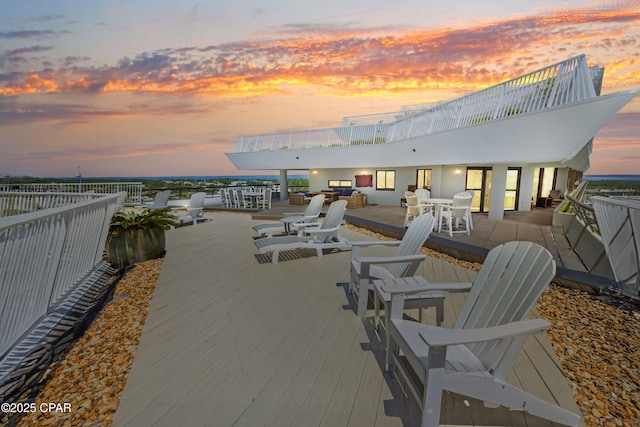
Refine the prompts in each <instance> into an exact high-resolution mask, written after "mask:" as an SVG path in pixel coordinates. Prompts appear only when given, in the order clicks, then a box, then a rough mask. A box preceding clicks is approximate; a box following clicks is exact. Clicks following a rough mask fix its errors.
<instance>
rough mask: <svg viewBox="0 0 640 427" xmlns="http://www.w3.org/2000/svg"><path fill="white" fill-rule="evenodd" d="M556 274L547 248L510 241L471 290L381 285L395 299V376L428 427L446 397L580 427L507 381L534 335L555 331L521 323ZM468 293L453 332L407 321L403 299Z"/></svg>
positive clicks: (392, 322) (392, 331)
mask: <svg viewBox="0 0 640 427" xmlns="http://www.w3.org/2000/svg"><path fill="white" fill-rule="evenodd" d="M555 270H556V265H555V262H554V260H553V257H552V255H551V254H550V253H549V251H547V250H546V249H545V248H543V247H542V246H540V245H538V244H535V243H531V242H508V243H505V244H502V245H500V246H497V247H495V248H494V249H492V250H491V251H490V252H489V254H488V255H487V258H486V259H485V262H484V263H483V265H482V269H481V270H480V272H479V273H478V276H477V278H476V280H475V281H474V282H473V284H471V283H467V284H429V285H425V286H423V287H415V286H412V287H405V289H402V287H398V286H389V287H386V286H385V285H384V284H382V288H383V289H385V290H386V291H387V292H389V293H390V294H391V295H392V302H391V307H390V313H389V316H390V322H389V329H390V330H389V332H390V334H389V335H390V341H389V343H388V348H389V349H390V351H391V354H392V360H393V363H394V364H395V366H396V367H397V371H398V372H399V374H400V375H402V376H403V378H404V379H405V380H406V382H407V385H408V387H409V389H410V390H411V392H412V394H413V395H414V397H416V399H417V401H418V402H419V403H421V405H422V411H423V412H422V426H423V427H436V426H438V425H439V421H440V405H441V399H442V391H443V390H448V391H451V392H453V393H457V394H461V395H464V396H469V397H472V398H475V399H478V400H481V401H485V402H491V403H493V404H498V405H502V406H505V407H507V408H510V409H512V410H519V411H523V410H524V411H526V412H528V413H530V414H532V415H534V416H537V417H541V418H544V419H547V420H550V421H553V422H557V423H560V424H565V425H570V426H576V425H578V422H579V420H580V417H579V416H578V415H576V414H573V413H571V412H570V411H567V410H565V409H563V408H560V407H558V406H555V405H553V404H551V403H548V402H546V401H544V400H542V399H540V398H538V397H535V396H533V395H531V394H529V393H527V392H525V391H523V390H521V389H519V388H518V387H515V386H513V385H511V384H508V383H506V382H505V377H506V376H507V373H508V372H509V370H510V369H511V366H512V365H513V363H514V362H515V361H516V358H517V356H518V354H519V353H520V351H521V350H522V347H523V346H524V344H525V342H526V340H527V338H528V336H529V335H532V334H536V333H541V332H544V330H545V329H546V328H548V327H549V326H550V324H549V323H548V322H547V321H545V320H543V319H530V320H523V319H524V318H525V317H526V316H527V315H528V314H529V312H530V310H531V308H532V307H533V305H534V303H535V302H536V300H537V299H538V297H539V296H540V295H541V294H542V292H543V291H544V290H545V289H546V288H547V286H548V285H549V282H550V281H551V279H553V277H554V275H555ZM376 284H380V282H376ZM461 285H462V286H461ZM464 285H467V286H464ZM464 288H466V289H467V290H470V293H469V296H468V297H467V300H466V302H465V304H464V306H463V307H462V310H461V312H460V314H459V315H458V318H457V321H456V323H455V325H454V327H453V329H445V328H440V327H436V326H431V325H425V324H421V323H418V322H414V321H411V320H404V319H403V315H402V313H403V310H402V307H403V301H404V298H405V295H410V294H413V293H417V292H427V291H430V290H431V291H433V290H440V291H441V290H445V291H446V290H449V291H461V290H463V289H464ZM400 354H403V355H404V358H405V359H406V363H405V362H404V361H403V360H402V359H401V358H400ZM391 370H393V367H391Z"/></svg>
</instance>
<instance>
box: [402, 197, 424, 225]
mask: <svg viewBox="0 0 640 427" xmlns="http://www.w3.org/2000/svg"><path fill="white" fill-rule="evenodd" d="M406 199H407V203H406V206H407V212H406V214H405V215H404V225H403V228H407V226H408V225H409V223H411V221H413V219H415V218H417V217H419V216H420V215H422V214H423V213H424V212H425V210H424V209H423V208H422V207H421V206H420V203H419V201H418V196H407V197H406Z"/></svg>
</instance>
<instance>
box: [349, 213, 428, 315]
mask: <svg viewBox="0 0 640 427" xmlns="http://www.w3.org/2000/svg"><path fill="white" fill-rule="evenodd" d="M434 223H435V219H434V218H433V216H432V215H429V214H425V215H420V216H418V217H417V218H416V219H414V220H413V221H412V222H411V225H410V226H409V228H408V229H407V231H406V232H405V233H404V236H403V237H402V240H395V241H385V240H373V241H358V242H352V241H349V244H350V245H351V276H350V281H349V291H350V292H351V293H352V294H353V295H355V299H356V305H357V307H356V313H357V314H358V316H359V317H364V316H366V314H367V304H368V300H369V291H372V290H373V280H374V279H384V278H393V277H407V276H413V275H414V274H415V272H416V270H417V269H418V266H419V265H420V263H421V262H422V261H424V260H425V259H426V255H423V254H420V253H418V251H419V250H420V248H421V247H422V245H424V242H425V241H426V240H427V238H428V237H429V234H430V233H431V231H432V230H433V224H434ZM376 246H377V247H393V246H397V249H396V251H395V253H394V254H393V255H392V256H383V257H380V256H378V257H374V256H361V255H360V249H361V248H365V247H376ZM377 320H378V311H377V310H376V322H377ZM376 324H377V323H376Z"/></svg>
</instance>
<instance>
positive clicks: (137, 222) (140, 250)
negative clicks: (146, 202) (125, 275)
mask: <svg viewBox="0 0 640 427" xmlns="http://www.w3.org/2000/svg"><path fill="white" fill-rule="evenodd" d="M175 219H176V218H175V216H174V215H173V214H172V213H171V208H162V209H149V210H145V211H143V212H135V211H121V212H118V213H116V214H115V215H113V217H112V218H111V225H110V226H109V235H108V237H107V247H106V252H107V260H108V261H109V263H110V264H111V265H112V266H113V267H115V268H118V269H119V268H124V267H126V266H128V265H131V264H135V263H137V262H142V261H146V260H149V259H155V258H160V257H162V256H163V255H164V244H165V237H164V232H165V230H166V229H167V227H169V226H172V225H175V223H176V222H175Z"/></svg>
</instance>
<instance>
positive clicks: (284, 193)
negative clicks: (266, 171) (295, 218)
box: [280, 169, 289, 200]
mask: <svg viewBox="0 0 640 427" xmlns="http://www.w3.org/2000/svg"><path fill="white" fill-rule="evenodd" d="M288 199H289V187H288V185H287V170H286V169H280V200H288Z"/></svg>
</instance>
